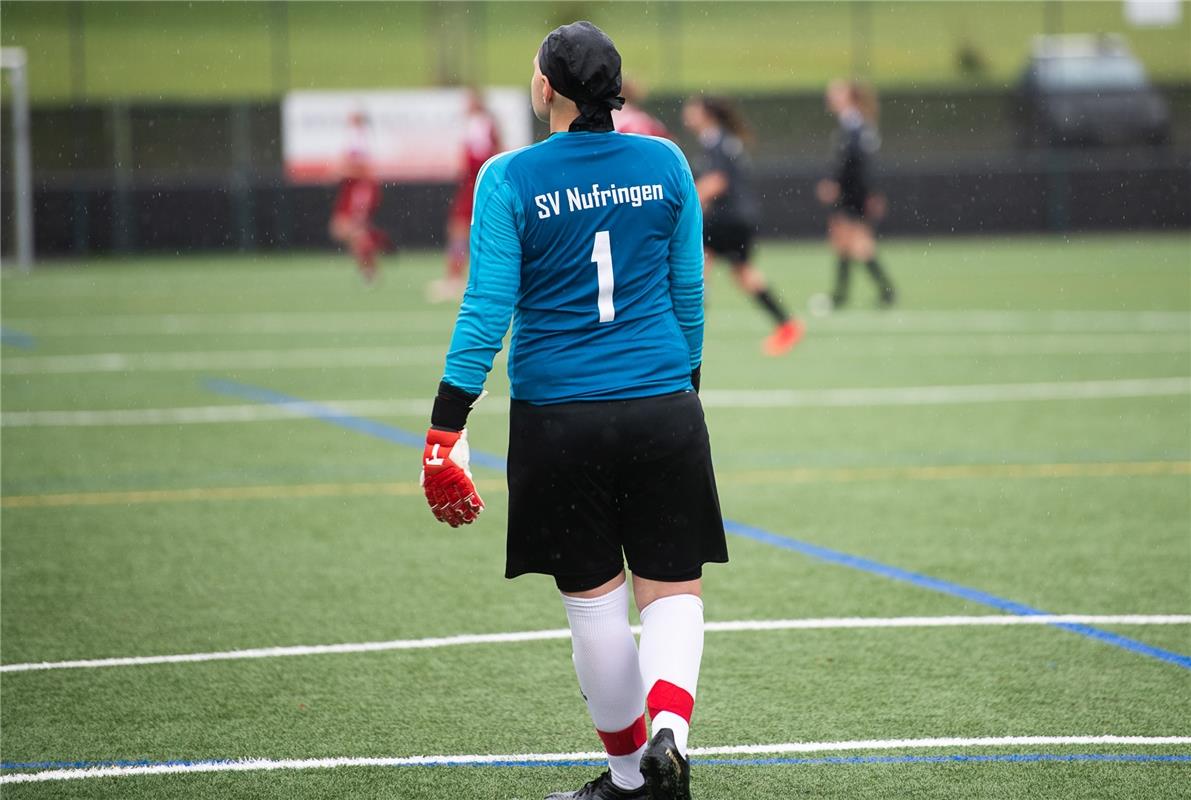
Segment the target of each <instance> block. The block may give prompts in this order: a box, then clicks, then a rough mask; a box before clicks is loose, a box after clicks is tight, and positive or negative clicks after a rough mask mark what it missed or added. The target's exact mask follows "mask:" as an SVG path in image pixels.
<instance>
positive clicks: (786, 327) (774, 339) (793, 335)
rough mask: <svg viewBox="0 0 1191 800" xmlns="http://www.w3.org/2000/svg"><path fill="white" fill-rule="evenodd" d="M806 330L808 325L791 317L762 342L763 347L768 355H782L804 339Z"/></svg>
mask: <svg viewBox="0 0 1191 800" xmlns="http://www.w3.org/2000/svg"><path fill="white" fill-rule="evenodd" d="M805 332H806V325H804V324H802V322H801V321H799V320H796V319H790V320H786V321H785V322H783V323H782V324H781V325H778V326H777V329H776V330H774V332H773V333H771V334H769V336H767V337H766V338H765V341H764V342H762V343H761V349H762V350H763V351H764V353H765V355H767V356H780V355H782V354H783V353H788V352H789V351H790V350H791V349H792V348H793V347H794V345H796V344H798V342H799V340H801V339H802V334H803V333H805Z"/></svg>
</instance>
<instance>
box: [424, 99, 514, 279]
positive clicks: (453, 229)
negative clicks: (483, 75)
mask: <svg viewBox="0 0 1191 800" xmlns="http://www.w3.org/2000/svg"><path fill="white" fill-rule="evenodd" d="M466 102H467V119H466V121H465V122H464V127H463V154H462V167H461V169H460V178H459V187H458V188H457V189H456V190H455V199H454V200H452V201H451V210H450V212H449V213H448V215H447V264H446V275H445V276H444V277H442V278H440V279H438V280H436V281H433V282H431V284H430V285H429V286H428V287H426V297H427V299H429V300H430V302H432V303H442V302H446V301H447V300H458V299H459V298H460V297H462V296H463V289H464V287H465V286H466V285H467V260H468V237H469V235H470V232H471V206H472V200H473V196H474V194H475V191H476V177H477V176H478V175H479V174H480V168H481V167H483V166H484V162H486V161H487V160H488V159H490V158H492V157H493V156H494V155H496V154H497V153H499V152H500V151H501V149H502V148H501V146H500V131H499V130H498V129H497V127H496V120H495V119H494V118H493V116H492V113H491V112H490V111H488V109H487V107H485V105H484V97H483V95H481V94H480V92H479V91H477V90H476V89H468V90H467V101H466Z"/></svg>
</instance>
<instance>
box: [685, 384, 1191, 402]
mask: <svg viewBox="0 0 1191 800" xmlns="http://www.w3.org/2000/svg"><path fill="white" fill-rule="evenodd" d="M1189 393H1191V378H1138V379H1126V380H1107V381H1063V382H1050V383H1000V384H996V383H986V384H970V385H959V386H892V387H888V388H866V389H770V390H753V391H747V390H723V389H720V390H717V389H709V390H707V391H705V392H702V393H701V395H700V396H701V399H702V400H703V405H704V406H705V407H707V408H793V407H824V408H832V407H854V406H865V407H868V406H918V405H950V404H954V403H1005V402H1020V401H1030V400H1099V399H1108V398H1126V397H1161V396H1168V395H1180V394H1189Z"/></svg>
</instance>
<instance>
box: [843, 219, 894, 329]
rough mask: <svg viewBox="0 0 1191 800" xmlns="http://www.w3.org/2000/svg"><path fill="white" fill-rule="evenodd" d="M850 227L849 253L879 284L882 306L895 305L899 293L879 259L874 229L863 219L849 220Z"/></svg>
mask: <svg viewBox="0 0 1191 800" xmlns="http://www.w3.org/2000/svg"><path fill="white" fill-rule="evenodd" d="M848 228H849V230H848V241H847V250H848V254H849V255H850V256H851V257H852V258H853V259H855V260H856V261H859V262H861V263H863V264H864V266H865V268H866V269H868V273H869V275H871V276H872V279H873V281H874V282H875V283H876V284H877V291H878V293H879V294H878V302H879V303H880V305H881V306H882V307H885V308H888V307H889V306H891V305H893V303H894V300H895V299H896V296H897V295H896V292H895V291H894V288H893V281H891V280H890V279H889V275H888V273H886V272H885V270H883V269H882V268H881V262H880V261H879V260H878V259H877V241H876V237H874V236H873V229H872V228H871V227H869V225H868V223H866V222H862V221H852V222H849V223H848Z"/></svg>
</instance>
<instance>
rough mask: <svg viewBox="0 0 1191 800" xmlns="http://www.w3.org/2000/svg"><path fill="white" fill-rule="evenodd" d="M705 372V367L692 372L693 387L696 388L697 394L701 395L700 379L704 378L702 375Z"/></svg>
mask: <svg viewBox="0 0 1191 800" xmlns="http://www.w3.org/2000/svg"><path fill="white" fill-rule="evenodd" d="M702 371H703V365H702V364H700V365H699V366H697V367H695V368H694V369H693V370H691V386H694V387H695V394H698V393H699V379H700V378H701V377H702V375H701V374H700V373H702Z"/></svg>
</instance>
